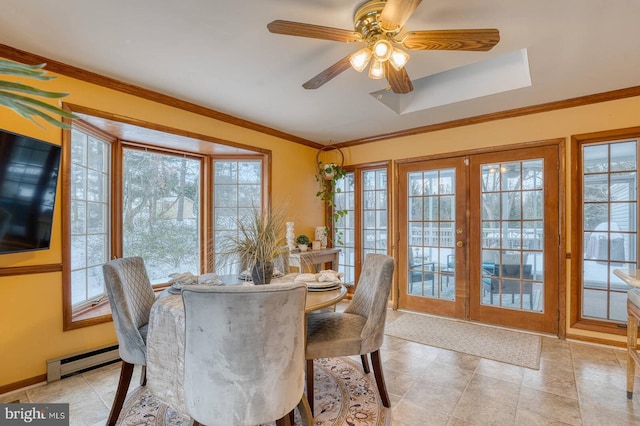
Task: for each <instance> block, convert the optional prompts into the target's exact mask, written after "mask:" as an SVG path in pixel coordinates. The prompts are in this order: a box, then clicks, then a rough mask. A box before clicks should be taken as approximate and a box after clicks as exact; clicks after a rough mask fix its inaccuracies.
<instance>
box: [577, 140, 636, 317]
mask: <svg viewBox="0 0 640 426" xmlns="http://www.w3.org/2000/svg"><path fill="white" fill-rule="evenodd" d="M636 158H637V141H636V140H627V141H612V142H610V143H597V144H587V145H583V146H582V188H583V199H582V223H583V232H582V238H583V241H582V248H583V253H584V259H583V260H582V286H581V307H582V312H581V316H582V317H583V318H590V319H600V320H605V321H616V322H620V323H624V322H625V321H626V293H627V291H628V290H629V288H630V287H629V286H627V285H626V284H624V282H622V281H621V280H620V279H619V278H618V277H617V276H616V275H614V273H613V271H614V270H615V269H619V268H621V269H624V268H631V269H635V268H637V244H638V242H637V227H636V223H637V191H638V188H637V160H636Z"/></svg>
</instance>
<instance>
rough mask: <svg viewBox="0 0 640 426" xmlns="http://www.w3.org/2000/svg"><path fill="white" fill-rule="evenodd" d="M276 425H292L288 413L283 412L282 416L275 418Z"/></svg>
mask: <svg viewBox="0 0 640 426" xmlns="http://www.w3.org/2000/svg"><path fill="white" fill-rule="evenodd" d="M276 426H292V424H291V419H290V418H289V413H287V414H285V415H284V417H281V418H279V419H278V420H276Z"/></svg>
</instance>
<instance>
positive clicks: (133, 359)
mask: <svg viewBox="0 0 640 426" xmlns="http://www.w3.org/2000/svg"><path fill="white" fill-rule="evenodd" d="M102 272H103V274H104V283H105V287H106V289H107V297H108V298H109V303H110V304H111V316H112V317H113V323H114V325H115V328H116V334H117V336H118V346H119V352H120V358H122V360H123V361H126V362H128V363H130V364H139V365H146V364H147V345H146V338H147V333H146V328H147V324H148V322H149V313H150V312H151V305H153V302H154V301H155V300H156V298H155V294H154V293H153V288H152V287H151V282H150V281H149V276H148V275H147V269H146V268H145V266H144V261H143V260H142V258H141V257H128V258H123V259H114V260H110V261H108V262H106V263H105V264H104V265H103V266H102Z"/></svg>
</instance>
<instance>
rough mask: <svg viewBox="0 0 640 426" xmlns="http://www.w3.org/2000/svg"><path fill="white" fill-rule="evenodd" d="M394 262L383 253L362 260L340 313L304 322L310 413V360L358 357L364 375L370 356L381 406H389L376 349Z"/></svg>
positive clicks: (369, 255) (367, 370) (310, 318)
mask: <svg viewBox="0 0 640 426" xmlns="http://www.w3.org/2000/svg"><path fill="white" fill-rule="evenodd" d="M393 270H394V260H393V258H392V257H389V256H386V255H383V254H374V253H369V254H367V256H366V257H365V260H364V263H363V265H362V271H361V273H360V278H359V279H358V284H357V286H356V290H355V292H354V294H353V299H352V300H351V302H349V305H348V306H347V307H346V308H345V310H344V312H323V313H318V314H314V315H309V316H308V321H307V349H306V358H307V398H308V400H309V404H310V406H311V411H312V412H313V405H314V404H313V397H314V396H313V395H314V391H313V360H314V359H317V358H331V357H338V356H352V355H360V356H361V358H362V365H363V369H364V371H365V373H368V372H369V368H368V363H367V361H366V360H367V358H366V356H367V355H368V354H369V355H370V357H371V364H372V365H373V372H374V374H375V378H376V384H377V386H378V391H379V393H380V398H381V399H382V404H383V405H384V406H385V407H389V405H390V404H389V394H388V393H387V388H386V386H385V383H384V375H383V373H382V363H381V361H380V351H379V350H380V346H382V341H383V339H384V325H385V320H386V316H387V302H388V300H389V293H390V292H391V283H392V281H393Z"/></svg>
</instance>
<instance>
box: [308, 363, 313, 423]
mask: <svg viewBox="0 0 640 426" xmlns="http://www.w3.org/2000/svg"><path fill="white" fill-rule="evenodd" d="M307 400H308V402H309V407H311V408H310V409H311V415H312V416H313V360H312V359H308V360H307Z"/></svg>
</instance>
